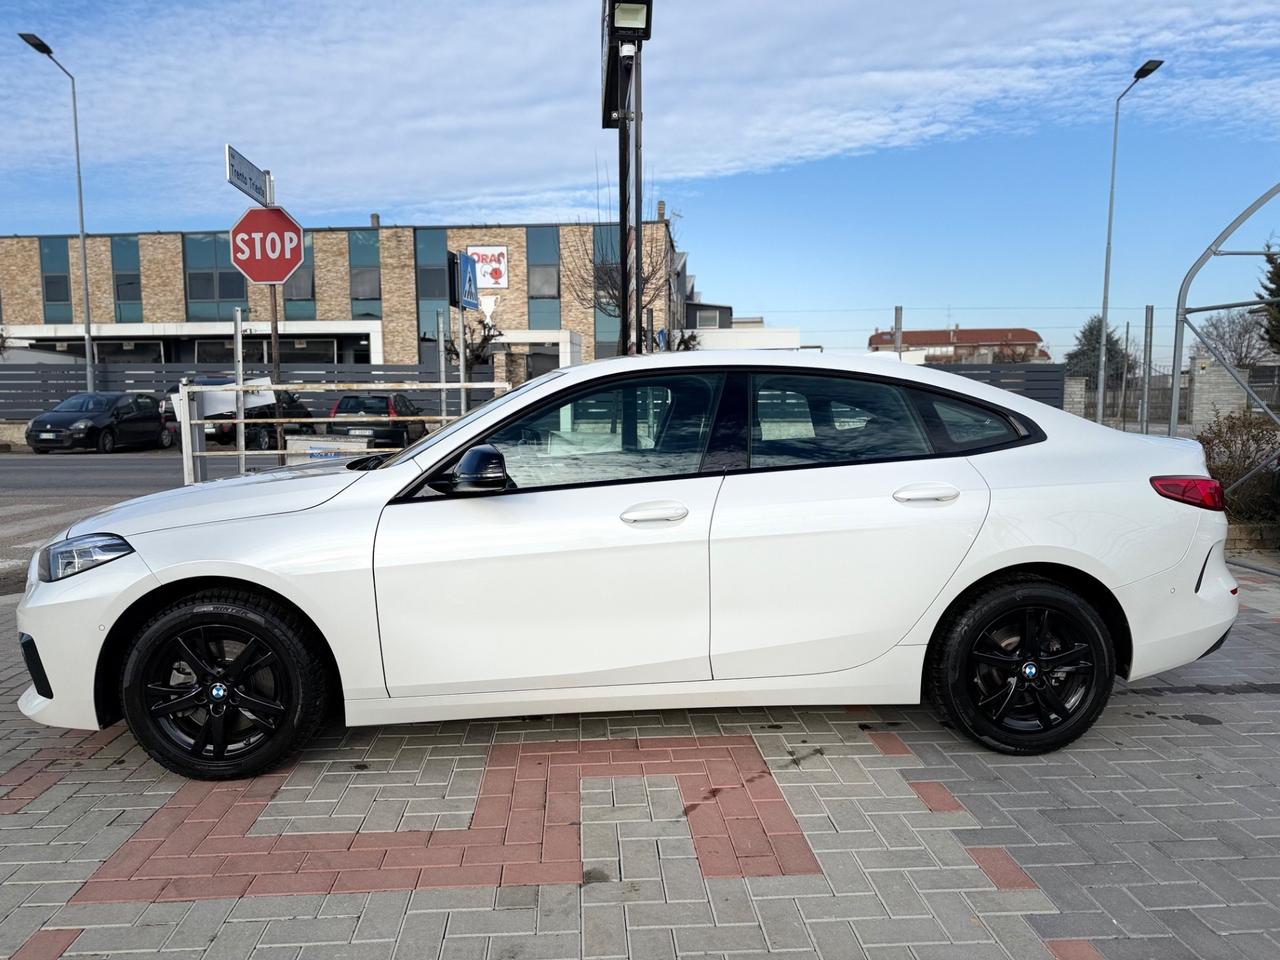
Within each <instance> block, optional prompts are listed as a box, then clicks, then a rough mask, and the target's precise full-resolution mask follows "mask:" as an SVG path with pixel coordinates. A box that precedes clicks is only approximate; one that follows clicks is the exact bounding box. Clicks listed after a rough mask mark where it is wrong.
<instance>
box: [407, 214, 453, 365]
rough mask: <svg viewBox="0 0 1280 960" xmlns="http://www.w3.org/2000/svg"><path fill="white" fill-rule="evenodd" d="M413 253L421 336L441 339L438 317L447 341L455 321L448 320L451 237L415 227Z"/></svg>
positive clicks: (422, 338) (419, 334)
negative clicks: (449, 238)
mask: <svg viewBox="0 0 1280 960" xmlns="http://www.w3.org/2000/svg"><path fill="white" fill-rule="evenodd" d="M413 255H414V266H415V267H416V269H417V277H418V337H419V339H420V340H424V341H431V342H434V341H436V340H438V339H439V337H440V331H439V328H438V325H437V317H438V319H439V323H440V325H443V327H444V338H445V340H446V341H447V340H449V339H450V335H451V334H450V331H451V326H452V325H451V324H450V323H449V241H448V235H447V233H446V231H444V230H434V229H432V230H415V231H413ZM433 356H434V355H433ZM420 359H421V360H422V362H427V359H428V358H427V357H425V356H422V357H420Z"/></svg>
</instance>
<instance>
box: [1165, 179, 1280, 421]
mask: <svg viewBox="0 0 1280 960" xmlns="http://www.w3.org/2000/svg"><path fill="white" fill-rule="evenodd" d="M1277 194H1280V183H1277V184H1276V185H1275V186H1273V187H1272V188H1271V189H1270V190H1268V191H1267V192H1266V193H1264V194H1263V195H1262V196H1260V197H1259V198H1258V199H1257V200H1255V201H1253V203H1251V204H1249V206H1247V207H1245V209H1244V210H1243V211H1242V212H1241V213H1240V215H1239V216H1238V217H1236V218H1235V219H1234V220H1232V221H1231V222H1230V223H1229V224H1227V228H1226V229H1225V230H1223V231H1222V232H1221V233H1220V234H1218V237H1217V239H1216V240H1214V241H1213V243H1211V244H1209V246H1207V247H1205V250H1204V253H1202V254H1200V257H1199V259H1198V260H1196V262H1195V263H1193V264H1192V265H1191V269H1190V270H1188V271H1187V275H1186V276H1185V277H1183V278H1182V286H1181V287H1179V288H1178V308H1177V310H1176V311H1175V313H1174V315H1173V383H1172V391H1171V393H1170V397H1169V399H1170V403H1169V436H1171V437H1176V436H1177V435H1178V400H1179V393H1180V392H1181V390H1182V325H1183V324H1184V323H1187V295H1188V294H1189V293H1190V292H1191V282H1192V281H1193V280H1195V278H1196V274H1198V273H1199V272H1200V270H1201V269H1202V268H1203V267H1204V265H1205V264H1206V263H1208V262H1209V261H1210V260H1211V259H1212V258H1213V257H1214V255H1216V254H1217V252H1218V251H1219V250H1220V249H1221V248H1222V245H1223V244H1224V243H1226V242H1227V240H1228V239H1230V237H1231V235H1232V234H1233V233H1235V232H1236V230H1238V229H1239V228H1240V225H1241V224H1242V223H1244V222H1245V221H1246V220H1248V219H1249V218H1250V217H1252V216H1253V215H1254V214H1255V213H1257V212H1258V211H1259V210H1260V209H1262V207H1264V206H1266V204H1267V203H1268V202H1269V201H1270V200H1271V199H1272V198H1273V197H1274V196H1276V195H1277ZM1201 339H1202V340H1203V339H1204V338H1203V337H1201ZM1228 369H1231V368H1228Z"/></svg>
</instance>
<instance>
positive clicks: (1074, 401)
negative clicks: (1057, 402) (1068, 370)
mask: <svg viewBox="0 0 1280 960" xmlns="http://www.w3.org/2000/svg"><path fill="white" fill-rule="evenodd" d="M1084 403H1085V378H1084V377H1067V378H1065V379H1064V380H1063V381H1062V409H1063V410H1065V411H1067V413H1074V414H1075V415H1076V416H1077V417H1083V416H1084Z"/></svg>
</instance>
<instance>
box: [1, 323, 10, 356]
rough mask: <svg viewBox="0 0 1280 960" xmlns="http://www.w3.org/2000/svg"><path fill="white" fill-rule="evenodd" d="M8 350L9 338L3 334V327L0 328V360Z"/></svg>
mask: <svg viewBox="0 0 1280 960" xmlns="http://www.w3.org/2000/svg"><path fill="white" fill-rule="evenodd" d="M8 349H9V337H8V335H7V334H6V333H5V332H4V327H0V359H3V357H4V354H5V351H6V350H8Z"/></svg>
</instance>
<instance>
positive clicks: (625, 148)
mask: <svg viewBox="0 0 1280 960" xmlns="http://www.w3.org/2000/svg"><path fill="white" fill-rule="evenodd" d="M628 79H629V78H628V74H627V58H626V57H624V56H622V53H621V48H619V53H618V280H619V287H618V345H619V346H620V347H621V348H622V352H623V354H624V355H625V354H626V352H627V343H628V341H629V340H630V339H631V326H630V319H631V318H630V303H629V300H628V296H629V294H630V292H631V280H630V277H629V276H628V272H629V265H628V262H627V222H628V220H629V218H630V214H629V213H628V212H627V209H628V198H629V196H630V190H631V185H630V183H629V180H630V172H629V166H630V164H629V162H628V161H629V160H630V148H629V138H628V136H627V133H628V129H627V107H628V105H629V104H628V99H629V98H628V96H627V81H628Z"/></svg>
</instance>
